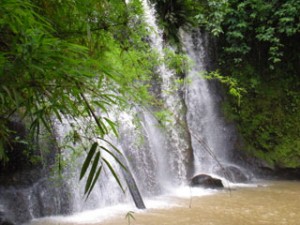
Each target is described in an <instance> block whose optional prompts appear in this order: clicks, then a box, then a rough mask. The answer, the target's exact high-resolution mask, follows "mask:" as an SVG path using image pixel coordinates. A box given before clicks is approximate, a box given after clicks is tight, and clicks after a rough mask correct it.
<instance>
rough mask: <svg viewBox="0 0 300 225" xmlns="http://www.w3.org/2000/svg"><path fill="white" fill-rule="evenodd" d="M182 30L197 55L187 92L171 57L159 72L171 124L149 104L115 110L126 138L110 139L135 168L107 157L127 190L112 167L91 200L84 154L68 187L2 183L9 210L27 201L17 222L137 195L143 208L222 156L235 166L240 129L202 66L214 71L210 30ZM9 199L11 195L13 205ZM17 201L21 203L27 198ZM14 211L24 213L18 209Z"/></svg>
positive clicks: (149, 14)
mask: <svg viewBox="0 0 300 225" xmlns="http://www.w3.org/2000/svg"><path fill="white" fill-rule="evenodd" d="M142 3H143V7H144V11H145V18H144V19H145V22H146V23H147V24H148V25H149V27H151V30H152V32H150V37H149V39H150V44H151V46H152V48H153V49H154V50H155V51H156V52H157V54H158V57H159V59H161V60H162V61H163V59H164V57H165V54H164V48H169V50H171V51H172V49H171V48H170V47H168V46H164V41H163V38H162V31H161V30H160V29H159V27H158V25H157V23H156V18H155V10H154V7H153V6H151V5H149V3H148V2H147V0H144V1H142ZM181 36H182V44H183V46H184V49H185V51H186V53H187V55H188V56H189V57H190V58H191V59H192V60H193V61H194V64H193V66H192V69H191V70H190V71H189V72H188V74H187V77H186V80H187V82H186V84H185V87H184V88H185V92H184V95H182V92H180V91H179V90H175V91H174V90H173V89H174V85H175V83H176V75H175V72H174V71H172V70H171V69H169V68H168V67H167V66H166V64H165V63H161V65H160V66H158V68H157V71H156V73H157V74H159V76H160V77H161V80H162V81H161V84H160V89H161V93H160V96H159V97H160V98H161V101H162V103H163V108H164V110H167V111H169V112H170V118H169V119H170V120H168V121H166V124H165V126H164V127H162V125H161V124H160V123H159V122H158V121H157V119H156V118H155V117H154V113H155V111H156V110H157V109H153V108H150V107H149V108H147V109H146V108H142V107H137V106H136V107H133V108H131V109H130V111H122V112H119V111H118V112H113V113H112V114H115V115H110V116H112V117H114V119H116V120H117V123H118V124H119V133H120V137H119V139H116V138H111V142H112V143H113V144H114V145H115V146H117V147H118V149H119V150H120V151H121V152H122V153H123V156H124V158H123V156H122V160H121V161H122V162H123V164H124V165H126V166H127V167H128V171H127V172H124V170H122V168H121V167H120V166H119V165H118V163H116V162H115V161H114V159H113V158H112V157H111V156H110V155H108V154H106V155H105V153H104V156H105V157H107V159H109V161H110V162H111V163H112V167H113V168H114V169H115V171H116V173H117V174H118V175H119V178H120V180H121V183H122V184H123V185H125V193H123V192H122V190H121V189H120V187H119V185H118V184H117V182H116V181H115V179H114V177H113V176H112V175H111V173H110V172H109V171H108V170H105V171H103V172H102V174H101V176H100V178H99V181H98V182H97V183H96V185H95V187H94V189H93V191H92V193H91V195H90V197H89V199H88V200H85V199H84V194H83V190H84V187H83V185H84V181H83V182H79V172H80V166H81V165H82V159H77V161H76V162H74V161H72V163H70V165H71V164H75V165H73V167H72V166H71V167H69V168H68V169H67V170H66V171H64V173H63V177H64V180H63V184H62V185H63V186H59V184H57V186H55V181H53V180H51V179H50V180H51V181H49V180H47V179H46V178H44V179H41V180H39V181H38V182H37V183H35V184H34V185H33V186H32V187H26V188H22V189H18V190H11V189H10V190H2V189H1V187H0V200H1V202H0V207H2V208H5V207H10V208H9V209H6V210H8V211H9V210H11V211H13V210H12V209H13V207H16V205H15V204H14V203H13V200H14V199H17V198H18V196H21V197H22V199H23V200H22V201H23V203H22V204H20V203H19V205H22V210H23V208H24V210H23V213H24V214H25V215H26V216H24V217H22V218H21V219H20V220H17V221H18V222H19V221H20V222H23V221H27V220H29V219H31V218H35V217H41V216H48V215H54V214H68V213H75V212H81V211H85V210H92V209H95V208H105V207H108V206H112V205H116V204H120V203H126V204H128V203H129V204H131V203H132V199H131V196H130V194H131V195H132V197H133V198H134V200H135V203H136V205H137V206H138V207H139V208H144V203H143V198H149V197H150V198H151V197H153V196H157V195H161V194H166V193H168V192H171V191H172V190H173V189H176V188H179V187H181V186H182V185H186V184H187V182H188V179H189V178H190V177H191V176H192V173H193V169H195V172H196V173H201V172H205V173H215V172H216V171H217V170H218V169H220V168H219V164H218V163H217V161H216V159H215V157H216V158H217V159H218V160H219V161H220V162H221V163H222V164H231V162H230V159H229V158H228V152H229V151H231V150H232V148H233V147H232V139H234V138H233V136H234V134H233V133H232V132H231V129H230V128H229V127H228V126H227V125H226V124H225V123H224V121H223V119H222V117H221V116H220V113H219V111H218V107H219V106H218V105H217V104H216V102H217V101H216V95H215V93H214V92H213V91H212V88H211V85H210V84H209V82H208V81H207V80H205V79H204V78H202V77H201V72H204V71H206V70H207V68H206V63H205V58H206V55H205V52H206V50H205V47H204V43H203V41H204V40H203V35H202V34H201V32H200V31H197V32H193V33H185V32H182V35H181ZM112 111H113V110H112ZM112 120H113V119H112ZM82 123H84V121H82ZM58 130H59V131H58V133H60V134H61V136H63V135H65V134H66V133H68V122H66V124H63V125H60V126H59V129H58ZM79 130H80V129H79ZM66 150H68V149H66ZM210 151H211V152H210ZM66 157H70V156H66ZM126 182H127V185H126ZM61 187H63V188H61ZM12 193H13V194H12ZM4 195H5V196H8V197H7V198H6V197H5V196H4ZM9 198H11V199H12V201H11V202H10V203H7V201H10V200H9ZM18 201H21V200H20V198H19V200H18ZM1 204H4V205H3V206H2V205H1ZM5 204H6V205H5ZM146 206H147V204H146ZM26 207H27V208H26ZM25 208H26V210H25ZM54 208H55V210H54ZM25 211H26V212H25ZM0 213H1V208H0ZM21 213H22V212H20V214H21ZM15 215H17V216H18V215H19V214H18V212H17V213H15Z"/></svg>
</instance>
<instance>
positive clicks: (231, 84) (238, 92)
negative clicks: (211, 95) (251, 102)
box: [204, 70, 246, 106]
mask: <svg viewBox="0 0 300 225" xmlns="http://www.w3.org/2000/svg"><path fill="white" fill-rule="evenodd" d="M204 77H205V78H206V79H209V80H211V79H216V80H218V81H219V82H220V83H221V84H224V85H226V86H227V87H228V93H229V94H230V95H231V96H232V97H234V98H237V105H238V106H240V105H241V98H242V95H243V94H244V93H246V89H245V88H242V87H240V86H239V85H238V82H237V79H235V78H233V77H229V76H222V75H221V74H220V73H219V71H218V70H216V71H212V72H209V73H207V74H205V76H204Z"/></svg>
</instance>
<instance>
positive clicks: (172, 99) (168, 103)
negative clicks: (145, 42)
mask: <svg viewBox="0 0 300 225" xmlns="http://www.w3.org/2000/svg"><path fill="white" fill-rule="evenodd" d="M143 7H144V11H145V21H146V23H147V24H148V25H149V26H150V27H151V28H152V32H151V35H150V42H151V46H152V48H153V49H154V50H155V51H156V52H157V54H158V57H159V59H160V60H162V61H163V60H164V58H165V53H164V41H163V32H162V30H160V29H159V27H158V25H157V22H156V17H155V9H154V6H152V5H149V3H148V1H147V0H144V1H143ZM167 49H168V50H169V51H173V50H172V49H171V48H170V47H167ZM156 73H157V74H159V76H160V77H161V80H162V81H161V93H160V97H161V98H162V102H163V105H164V109H165V110H167V111H169V114H168V116H169V118H168V121H165V132H166V136H167V137H168V141H169V149H168V155H169V156H168V157H169V159H170V160H169V163H170V167H171V170H172V171H173V177H174V178H175V180H174V182H176V183H178V184H183V183H184V182H185V180H186V178H187V177H188V176H190V175H191V171H192V169H193V168H192V166H190V165H192V161H193V157H192V154H191V152H192V149H191V144H190V139H189V134H188V132H187V130H186V129H185V128H184V127H185V118H184V112H185V108H184V102H183V98H182V97H181V96H180V94H179V90H177V88H176V78H177V77H176V75H175V72H174V71H172V70H171V69H169V68H168V67H167V66H166V64H165V63H163V62H162V63H161V64H160V65H159V66H158V67H157V71H156Z"/></svg>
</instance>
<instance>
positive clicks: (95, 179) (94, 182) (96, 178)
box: [86, 165, 102, 199]
mask: <svg viewBox="0 0 300 225" xmlns="http://www.w3.org/2000/svg"><path fill="white" fill-rule="evenodd" d="M101 170H102V165H101V166H100V167H99V169H98V171H97V173H96V175H95V177H94V179H93V183H92V185H91V186H90V189H89V192H88V193H87V196H86V199H87V198H88V197H89V195H90V194H91V192H92V190H93V189H94V186H95V184H96V182H97V180H98V177H99V175H100V173H101Z"/></svg>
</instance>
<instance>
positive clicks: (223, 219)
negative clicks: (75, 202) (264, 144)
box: [31, 181, 300, 225]
mask: <svg viewBox="0 0 300 225" xmlns="http://www.w3.org/2000/svg"><path fill="white" fill-rule="evenodd" d="M192 191H193V190H192ZM169 201H170V207H168V204H165V205H164V207H158V208H152V209H147V210H145V211H135V212H134V214H133V216H134V219H131V220H130V221H128V220H127V219H126V218H125V215H126V212H128V211H129V210H130V208H128V209H127V211H126V210H124V212H123V213H117V214H116V215H113V212H111V211H109V210H108V211H107V214H112V216H109V218H107V217H106V215H105V216H103V220H101V218H98V219H95V221H92V220H91V218H89V219H87V220H86V221H88V222H85V221H84V220H82V219H80V215H77V216H76V217H77V218H78V220H76V219H75V218H76V217H73V219H72V220H70V219H68V217H60V218H55V217H52V218H51V217H50V218H44V219H41V220H36V221H33V222H32V223H31V224H32V225H41V224H43V225H46V224H48V225H54V224H56V225H58V224H60V225H71V224H74V225H75V224H81V225H83V224H84V225H91V224H93V225H128V224H130V225H261V224H262V225H283V224H285V225H300V182H292V181H275V182H274V181H272V182H264V184H262V185H258V186H257V187H237V188H233V189H232V190H231V191H230V192H229V191H219V192H215V193H210V194H209V195H205V196H198V197H196V196H194V197H192V198H190V197H187V196H185V197H178V196H177V197H175V196H174V197H171V199H169ZM111 210H113V209H111ZM81 216H82V217H84V213H83V214H81ZM104 217H106V219H104ZM99 219H100V220H101V221H99ZM71 221H72V222H71Z"/></svg>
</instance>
